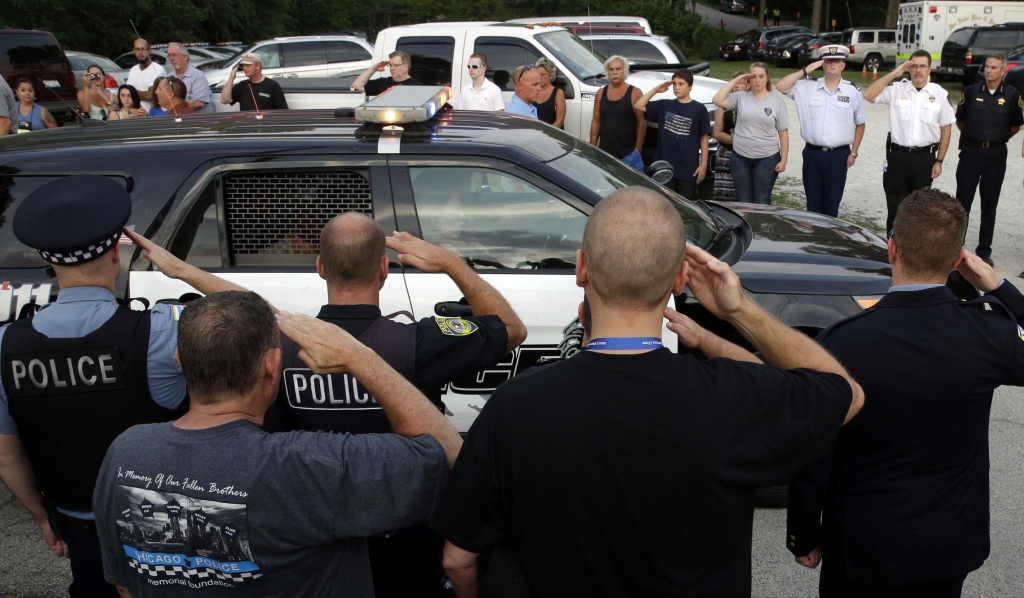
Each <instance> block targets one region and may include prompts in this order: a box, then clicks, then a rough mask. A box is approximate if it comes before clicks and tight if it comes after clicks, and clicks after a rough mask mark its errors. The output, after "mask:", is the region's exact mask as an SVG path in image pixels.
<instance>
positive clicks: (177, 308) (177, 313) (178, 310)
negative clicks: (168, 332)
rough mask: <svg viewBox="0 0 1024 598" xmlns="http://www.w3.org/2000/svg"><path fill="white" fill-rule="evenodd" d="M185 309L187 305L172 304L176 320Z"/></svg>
mask: <svg viewBox="0 0 1024 598" xmlns="http://www.w3.org/2000/svg"><path fill="white" fill-rule="evenodd" d="M184 311H185V306H184V305H172V306H171V317H172V318H174V321H175V322H177V321H178V319H179V318H180V317H181V314H182V312H184Z"/></svg>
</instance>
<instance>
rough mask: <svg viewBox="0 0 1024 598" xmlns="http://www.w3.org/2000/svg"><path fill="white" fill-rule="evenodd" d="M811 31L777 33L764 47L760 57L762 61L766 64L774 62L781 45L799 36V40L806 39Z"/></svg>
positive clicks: (810, 34)
mask: <svg viewBox="0 0 1024 598" xmlns="http://www.w3.org/2000/svg"><path fill="white" fill-rule="evenodd" d="M812 35H814V34H813V33H807V32H805V31H800V32H796V33H790V34H788V35H779V36H777V37H774V38H772V39H771V40H770V41H769V42H768V43H767V44H765V47H764V56H763V57H762V58H761V60H762V61H763V62H766V63H768V64H775V61H776V59H777V58H778V57H779V54H780V53H781V52H782V47H783V46H785V45H786V44H789V43H791V42H792V41H793V40H794V39H797V38H799V39H800V40H805V39H808V38H809V37H810V36H812Z"/></svg>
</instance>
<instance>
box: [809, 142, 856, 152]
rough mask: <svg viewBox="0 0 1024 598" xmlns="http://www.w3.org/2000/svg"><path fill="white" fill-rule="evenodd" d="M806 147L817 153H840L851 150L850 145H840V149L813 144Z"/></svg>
mask: <svg viewBox="0 0 1024 598" xmlns="http://www.w3.org/2000/svg"><path fill="white" fill-rule="evenodd" d="M806 147H809V148H811V149H812V150H814V151H816V152H838V151H840V150H848V149H850V146H849V145H840V146H838V147H825V146H822V145H814V144H813V143H808V144H807V145H806Z"/></svg>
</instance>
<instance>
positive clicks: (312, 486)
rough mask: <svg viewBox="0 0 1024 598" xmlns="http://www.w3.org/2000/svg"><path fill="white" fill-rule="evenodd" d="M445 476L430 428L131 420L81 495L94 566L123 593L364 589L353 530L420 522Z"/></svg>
mask: <svg viewBox="0 0 1024 598" xmlns="http://www.w3.org/2000/svg"><path fill="white" fill-rule="evenodd" d="M447 476H448V460H447V458H446V457H445V453H444V450H443V449H442V448H441V445H440V444H439V443H438V442H437V440H435V439H434V438H432V437H430V436H421V437H419V438H405V437H402V436H398V435H395V434H362V435H358V436H352V435H348V434H331V433H326V432H285V433H279V434H268V433H266V432H264V431H263V430H261V429H260V428H259V427H257V426H256V425H255V424H253V423H252V422H250V421H236V422H231V423H228V424H224V425H221V426H217V427H214V428H209V429H205V430H183V429H181V428H178V427H175V426H174V425H173V424H172V423H166V424H151V425H143V426H135V427H133V428H130V429H129V430H127V431H126V432H125V433H123V434H121V435H120V436H119V437H118V438H117V439H116V440H115V441H114V443H113V444H112V445H111V446H110V450H109V451H107V456H106V459H105V460H104V462H103V468H102V469H101V470H100V474H99V477H98V478H97V480H96V491H95V493H94V494H93V508H94V509H95V511H96V527H97V530H98V532H99V536H100V543H101V544H102V547H103V570H104V574H105V576H106V579H107V581H108V582H110V583H112V584H115V585H119V586H125V587H127V588H128V590H129V591H130V592H131V595H132V596H133V597H134V598H143V597H145V596H157V595H159V596H197V595H201V596H209V597H216V596H239V595H241V594H240V593H239V592H241V593H242V594H245V595H249V596H339V597H340V596H345V597H349V596H359V597H364V596H365V597H372V596H373V595H374V592H373V581H372V579H371V576H370V563H369V557H368V556H367V549H366V540H365V537H366V536H370V535H373V534H377V533H381V532H386V531H390V530H395V529H398V528H402V527H406V526H409V525H413V524H416V523H422V522H424V521H426V520H427V519H428V518H429V517H430V513H431V510H432V509H433V507H434V505H435V504H436V502H437V500H438V497H439V496H440V494H441V490H442V488H443V487H444V483H445V480H446V479H447ZM197 590H198V591H199V593H198V594H197V593H196V592H197Z"/></svg>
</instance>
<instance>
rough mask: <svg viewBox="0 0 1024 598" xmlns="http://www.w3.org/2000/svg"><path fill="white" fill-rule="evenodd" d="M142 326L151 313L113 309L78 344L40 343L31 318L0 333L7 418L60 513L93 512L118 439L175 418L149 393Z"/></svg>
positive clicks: (145, 331)
mask: <svg viewBox="0 0 1024 598" xmlns="http://www.w3.org/2000/svg"><path fill="white" fill-rule="evenodd" d="M149 324H150V312H148V311H132V310H130V309H124V308H120V309H118V310H117V311H115V312H114V315H113V316H112V317H111V318H110V319H109V320H107V322H106V323H104V324H103V325H102V326H100V327H99V328H97V329H96V330H94V331H93V332H92V333H91V334H88V335H86V336H83V337H79V338H47V337H46V336H45V335H43V334H41V333H40V332H38V331H36V329H35V328H33V327H32V320H31V319H23V320H17V321H15V322H14V323H13V324H11V325H10V326H9V327H8V328H7V332H5V333H4V336H3V344H2V346H0V368H2V374H0V376H2V378H0V379H2V381H3V385H4V391H5V392H6V393H7V404H8V411H9V412H10V414H11V417H12V418H13V419H14V422H15V423H16V424H17V425H18V436H19V437H20V439H21V443H22V444H23V445H24V447H25V452H26V453H27V454H28V459H29V461H30V462H31V463H32V469H33V470H34V472H35V476H36V479H37V480H38V482H39V487H40V489H41V490H42V492H43V494H44V495H46V497H47V498H49V499H50V500H51V501H53V503H54V504H56V505H57V506H59V507H61V508H64V509H67V510H73V511H91V510H92V491H93V487H94V486H95V485H96V476H97V475H98V474H99V470H100V466H101V465H102V464H103V458H104V456H105V455H106V454H107V449H108V448H109V447H110V444H111V443H112V442H113V441H114V439H115V438H117V437H118V435H120V434H121V433H122V432H124V431H125V430H127V429H128V428H129V427H131V426H134V425H137V424H146V423H154V422H163V421H170V420H172V419H174V418H175V417H177V416H178V415H179V414H180V413H181V410H174V411H171V410H167V409H164V408H162V407H160V406H159V405H157V404H156V403H155V402H153V399H152V397H151V396H150V394H149V378H148V376H147V372H146V358H147V356H148V352H149Z"/></svg>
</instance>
